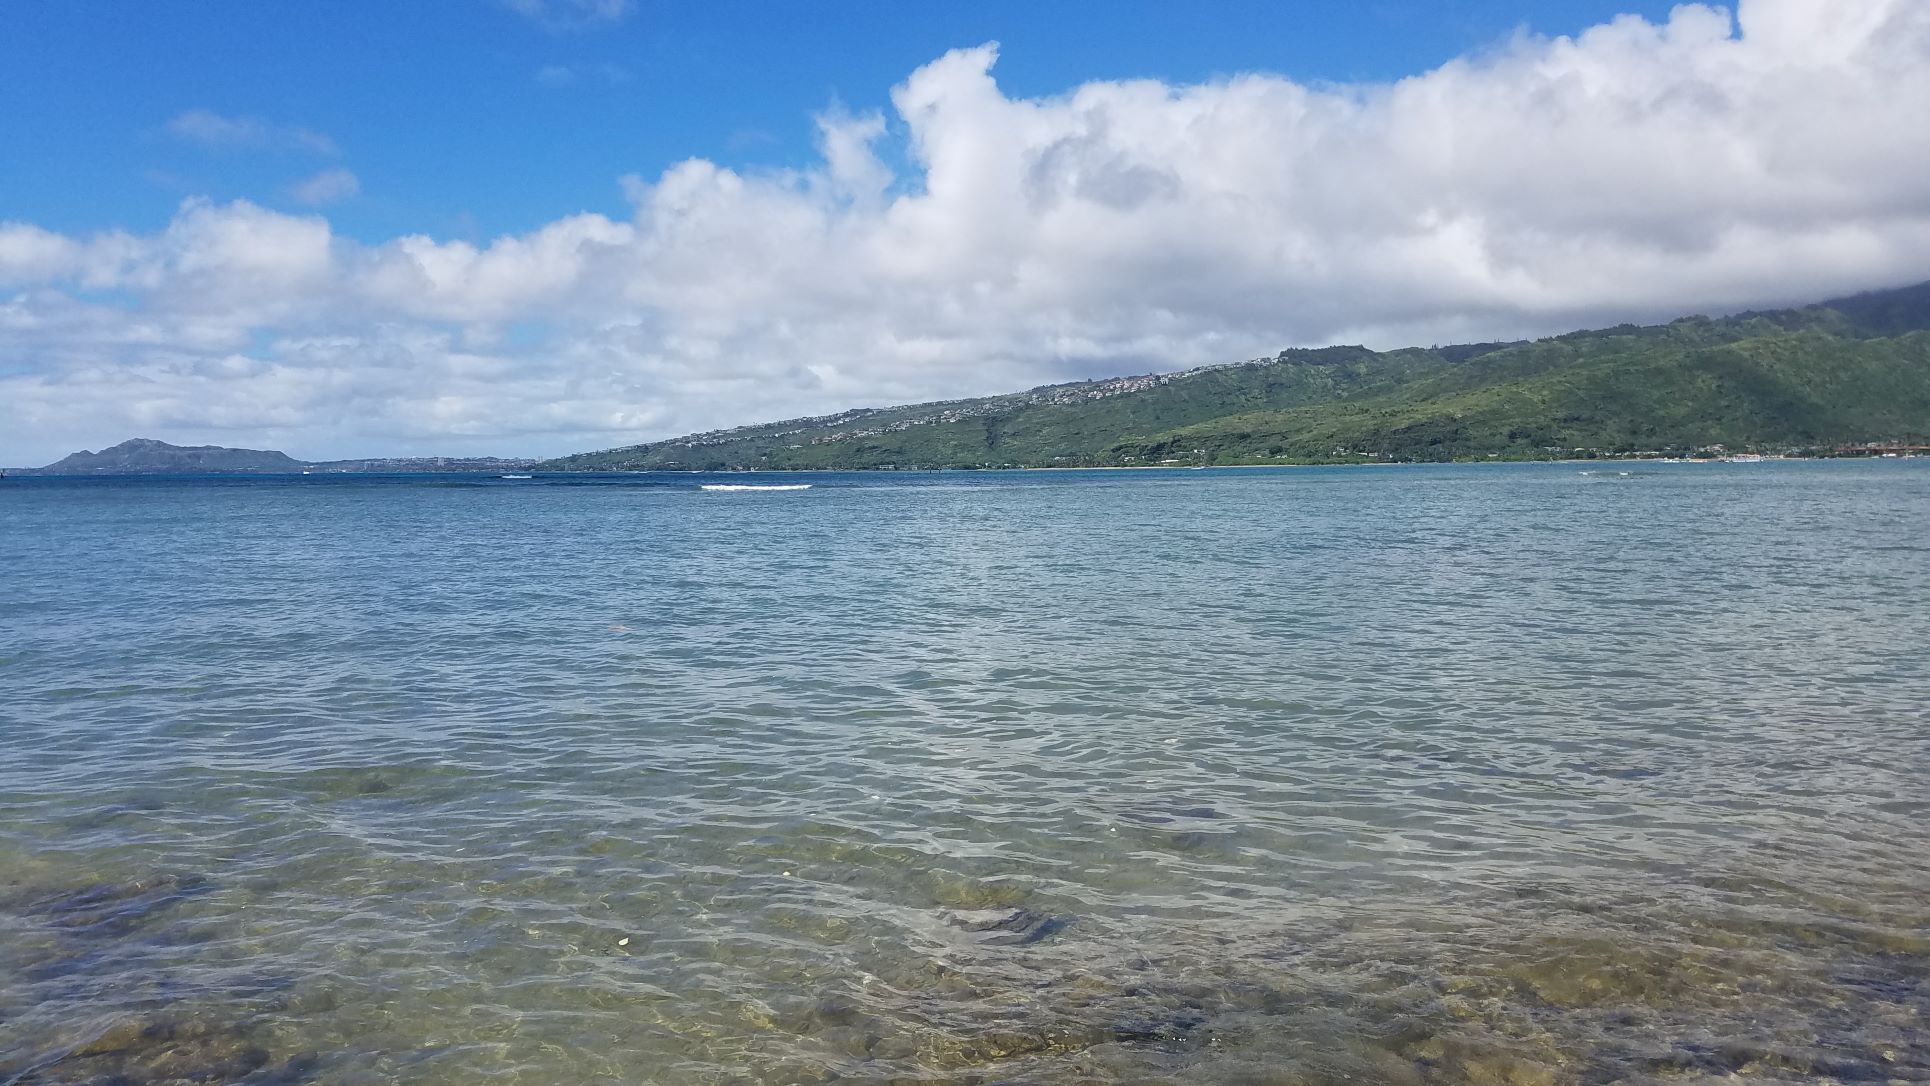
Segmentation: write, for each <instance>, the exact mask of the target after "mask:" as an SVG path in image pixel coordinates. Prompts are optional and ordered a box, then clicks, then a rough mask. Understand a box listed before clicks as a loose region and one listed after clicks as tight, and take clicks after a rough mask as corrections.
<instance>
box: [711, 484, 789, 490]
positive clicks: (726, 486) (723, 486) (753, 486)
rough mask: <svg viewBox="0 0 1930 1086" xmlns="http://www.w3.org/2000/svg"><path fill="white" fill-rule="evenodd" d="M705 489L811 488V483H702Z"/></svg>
mask: <svg viewBox="0 0 1930 1086" xmlns="http://www.w3.org/2000/svg"><path fill="white" fill-rule="evenodd" d="M699 485H700V486H702V487H703V488H704V489H705V490H809V489H811V484H810V483H774V484H765V485H762V486H759V485H757V484H754V483H701V484H699Z"/></svg>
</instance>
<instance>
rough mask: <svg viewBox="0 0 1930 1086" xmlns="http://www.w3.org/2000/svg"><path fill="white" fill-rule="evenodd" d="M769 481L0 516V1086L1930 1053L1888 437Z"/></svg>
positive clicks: (725, 1079) (1919, 723) (674, 1078)
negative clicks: (1803, 453) (2, 567)
mask: <svg viewBox="0 0 1930 1086" xmlns="http://www.w3.org/2000/svg"><path fill="white" fill-rule="evenodd" d="M1624 472H1626V474H1624ZM712 481H715V480H712ZM726 481H729V482H746V481H753V482H754V481H757V480H756V479H754V478H752V479H747V478H746V477H739V476H733V477H730V478H729V479H728V480H726ZM773 481H776V482H793V483H794V482H798V481H805V480H801V479H799V478H798V477H793V476H786V477H783V478H781V479H776V480H773ZM808 481H811V482H813V484H814V485H813V487H812V489H810V490H807V491H794V492H735V493H720V492H706V491H701V490H699V489H697V488H696V481H695V480H694V479H693V477H690V476H682V475H651V476H599V477H594V478H567V479H555V478H548V477H538V478H537V479H533V480H529V481H514V480H501V479H493V478H485V479H469V478H450V477H421V476H415V477H375V478H371V477H292V478H288V477H282V478H251V479H215V478H207V479H190V480H163V479H148V480H111V479H85V480H57V479H9V480H6V481H4V482H0V543H3V544H4V553H5V554H6V556H7V570H6V576H5V580H4V582H0V617H3V619H4V624H3V625H0V1084H8V1086H13V1084H20V1086H25V1084H29V1083H33V1084H49V1083H83V1082H85V1083H160V1082H248V1083H271V1082H272V1083H296V1082H301V1083H306V1082H315V1083H377V1082H394V1081H404V1082H411V1083H449V1084H455V1083H482V1082H506V1083H507V1082H514V1083H523V1084H540V1083H576V1082H593V1081H605V1080H607V1081H618V1082H655V1083H719V1084H721V1083H732V1084H750V1083H804V1082H833V1081H835V1082H867V1083H868V1082H877V1083H884V1082H902V1083H947V1084H964V1083H986V1084H990V1083H1040V1084H1044V1083H1114V1082H1119V1083H1174V1084H1179V1083H1187V1084H1192V1083H1207V1084H1232V1083H1246V1084H1257V1083H1275V1084H1285V1083H1300V1084H1313V1083H1340V1082H1354V1083H1363V1082H1389V1083H1436V1082H1439V1083H1488V1084H1493V1083H1514V1084H1520V1086H1535V1084H1554V1083H1570V1082H1573V1083H1605V1082H1618V1081H1626V1082H1649V1081H1668V1082H1700V1081H1707V1082H1714V1081H1734V1080H1735V1079H1736V1078H1737V1077H1738V1076H1740V1077H1741V1078H1743V1079H1746V1080H1747V1081H1752V1082H1775V1081H1826V1080H1827V1081H1835V1082H1896V1081H1903V1082H1924V1081H1930V1039H1927V1035H1930V1028H1927V1027H1926V1023H1925V1021H1924V1017H1925V1015H1926V1014H1927V1013H1930V865H1926V861H1925V857H1926V856H1930V818H1927V816H1930V784H1927V783H1926V779H1925V773H1926V770H1930V621H1926V617H1927V616H1930V462H1925V461H1916V462H1909V461H1905V462H1874V463H1872V462H1865V463H1847V462H1829V463H1765V464H1755V465H1702V464H1685V465H1627V464H1624V465H1609V466H1604V467H1602V468H1600V469H1588V468H1585V467H1581V466H1577V465H1538V466H1521V467H1513V466H1482V467H1414V468H1372V469H1366V468H1360V469H1280V470H1271V469H1267V470H1210V471H1175V472H1025V473H985V474H978V473H955V474H929V475H913V474H889V473H888V474H862V475H823V476H815V477H808Z"/></svg>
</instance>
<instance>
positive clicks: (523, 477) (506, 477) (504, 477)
mask: <svg viewBox="0 0 1930 1086" xmlns="http://www.w3.org/2000/svg"><path fill="white" fill-rule="evenodd" d="M497 478H498V479H533V478H535V476H533V475H498V476H497Z"/></svg>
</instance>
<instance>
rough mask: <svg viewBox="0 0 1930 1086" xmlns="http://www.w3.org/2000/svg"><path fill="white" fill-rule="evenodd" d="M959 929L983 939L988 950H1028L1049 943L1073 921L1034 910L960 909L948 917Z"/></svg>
mask: <svg viewBox="0 0 1930 1086" xmlns="http://www.w3.org/2000/svg"><path fill="white" fill-rule="evenodd" d="M945 920H946V922H947V923H949V924H951V925H952V926H953V927H955V928H960V929H962V930H964V931H968V932H971V933H972V934H973V935H976V936H979V938H978V940H977V941H978V942H979V943H980V944H982V945H985V946H1027V945H1030V944H1032V943H1036V942H1039V941H1041V940H1044V939H1048V938H1050V937H1052V936H1054V935H1056V934H1058V933H1059V932H1061V931H1064V930H1065V929H1066V928H1067V927H1069V926H1071V924H1072V920H1071V918H1070V917H1064V916H1050V915H1047V914H1045V913H1038V912H1033V911H1032V910H1031V909H959V910H954V911H952V912H951V913H948V914H946V917H945Z"/></svg>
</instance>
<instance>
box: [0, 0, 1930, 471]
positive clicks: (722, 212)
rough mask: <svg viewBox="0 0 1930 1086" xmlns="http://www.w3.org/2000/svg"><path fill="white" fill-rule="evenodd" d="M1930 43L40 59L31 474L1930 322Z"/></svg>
mask: <svg viewBox="0 0 1930 1086" xmlns="http://www.w3.org/2000/svg"><path fill="white" fill-rule="evenodd" d="M1925 116H1930V4H1924V3H1922V2H1920V0H1829V2H1824V0H1743V2H1742V3H1740V4H1739V5H1738V6H1737V7H1736V8H1734V9H1727V8H1721V7H1713V6H1703V5H1694V4H1691V5H1683V6H1679V7H1670V6H1668V5H1663V4H1644V3H1635V2H1628V0H1624V2H1620V3H1614V2H1590V0H1535V2H1530V0H1515V2H1513V3H1501V2H1495V0H1461V2H1455V3H1446V2H1429V3H1422V2H1397V0H1382V2H1365V3H1360V4H1348V5H1341V4H1333V3H1329V2H1325V0H1321V2H1273V3H1265V2H1257V0H1253V2H1246V0H1239V2H1236V0H1227V2H1223V3H1211V2H1205V0H1201V2H1193V3H1186V4H1178V3H1164V4H1155V3H1144V2H1136V0H1108V2H1103V3H1102V2H1086V0H1060V2H1055V3H1051V4H1038V3H1020V2H1001V0H989V2H976V3H964V2H957V3H952V2H939V0H932V2H926V3H915V4H907V3H902V2H884V0H851V2H826V3H818V4H769V3H749V2H736V0H716V2H709V3H667V2H665V3H653V2H647V0H412V2H411V3H407V4H376V3H374V2H372V0H371V2H355V3H343V4H261V3H255V2H241V0H201V2H195V3H190V2H187V0H180V2H152V3H137V2H135V0H118V2H113V3H107V2H99V0H67V2H63V3H59V4H20V5H9V6H6V7H4V8H0V464H16V465H31V464H38V463H44V462H47V461H50V460H53V459H56V458H58V457H59V456H62V455H65V454H66V453H68V452H71V451H74V450H76V449H79V448H95V449H97V448H101V447H104V446H106V445H110V444H113V443H115V442H118V441H120V440H123V439H125V438H128V437H133V436H143V437H157V438H161V439H164V440H169V441H175V442H179V443H193V444H201V443H210V444H221V445H236V446H245V447H256V448H278V449H282V450H284V451H287V452H289V453H290V454H291V455H295V456H297V457H301V458H306V459H322V458H328V457H345V456H362V455H384V454H387V455H420V454H445V455H464V454H476V455H489V454H493V455H554V454H560V453H566V452H574V451H582V450H587V449H595V448H604V447H610V446H615V445H623V444H632V443H636V442H640V441H646V440H652V439H657V438H664V437H670V436H675V435H678V434H682V433H687V432H692V431H697V430H703V429H709V428H714V427H721V426H730V425H738V424H744V423H751V422H759V421H768V420H772V419H777V418H787V417H795V416H798V415H805V414H815V413H824V412H831V411H836V410H840V409H844V408H848V407H853V406H867V405H885V404H890V403H902V402H913V401H918V400H926V399H937V398H949V397H955V396H967V395H980V394H989V393H996V392H1005V391H1012V390H1015V389H1020V388H1025V387H1030V386H1033V385H1038V384H1043V383H1049V382H1056V381H1064V380H1075V379H1083V378H1089V377H1104V376H1113V375H1118V374H1125V373H1140V372H1150V371H1155V370H1169V369H1178V368H1184V367H1187V366H1192V365H1199V364H1205V363H1212V362H1226V361H1237V360H1240V359H1244V358H1251V357H1257V356H1260V355H1269V354H1272V353H1274V352H1276V351H1278V350H1279V349H1281V348H1283V347H1288V346H1307V345H1319V344H1325V343H1336V342H1347V343H1354V342H1358V343H1365V344H1367V345H1369V346H1374V347H1382V348H1385V347H1395V346H1403V345H1408V344H1428V343H1445V342H1455V341H1467V340H1478V339H1492V338H1501V337H1509V338H1512V337H1517V336H1531V335H1541V334H1549V333H1555V332H1561V331H1567V330H1571V329H1574V328H1580V327H1591V326H1600V325H1604V324H1613V323H1618V322H1620V321H1623V320H1665V319H1668V318H1670V317H1674V316H1678V315H1682V314H1685V313H1692V312H1726V311H1733V310H1737V309H1744V308H1757V307H1766V306H1774V305H1784V304H1793V303H1802V302H1807V301H1815V300H1820V299H1822V298H1826V297H1830V296H1835V295H1840V294H1844V293H1849V292H1854V291H1857V290H1863V289H1870V288H1876V287H1884V286H1894V285H1901V284H1904V283H1910V282H1916V281H1921V280H1925V279H1930V125H1926V124H1925V123H1924V122H1923V120H1922V118H1924V117H1925Z"/></svg>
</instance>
